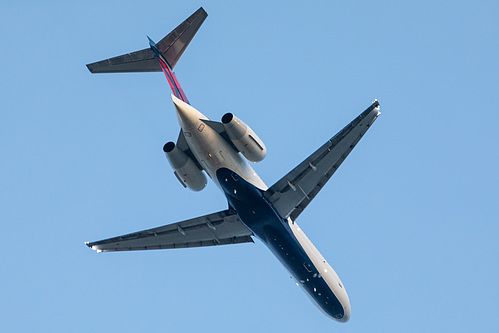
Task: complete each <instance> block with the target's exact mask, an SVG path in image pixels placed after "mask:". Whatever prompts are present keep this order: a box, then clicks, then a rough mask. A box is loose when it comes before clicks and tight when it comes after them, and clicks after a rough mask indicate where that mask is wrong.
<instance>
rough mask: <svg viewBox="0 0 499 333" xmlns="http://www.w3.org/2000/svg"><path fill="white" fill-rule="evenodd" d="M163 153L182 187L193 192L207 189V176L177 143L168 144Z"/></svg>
mask: <svg viewBox="0 0 499 333" xmlns="http://www.w3.org/2000/svg"><path fill="white" fill-rule="evenodd" d="M163 151H164V152H165V154H166V157H167V158H168V162H170V165H171V166H172V168H173V170H175V171H174V174H175V176H176V177H177V179H178V180H179V182H180V183H181V184H182V186H184V187H187V188H189V189H191V190H193V191H201V190H202V189H203V188H205V186H206V183H207V182H206V176H205V174H204V173H203V171H202V170H201V169H199V167H198V166H197V165H196V163H194V161H193V160H192V159H191V158H190V157H189V156H187V155H186V154H185V153H184V152H183V151H182V150H180V149H179V148H178V147H177V146H176V145H175V143H173V142H168V143H166V144H165V145H164V146H163Z"/></svg>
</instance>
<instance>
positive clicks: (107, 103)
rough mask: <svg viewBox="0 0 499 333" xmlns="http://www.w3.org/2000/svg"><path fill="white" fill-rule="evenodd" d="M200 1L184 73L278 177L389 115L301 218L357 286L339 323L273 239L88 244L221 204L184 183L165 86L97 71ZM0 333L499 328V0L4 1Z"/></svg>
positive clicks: (181, 66)
mask: <svg viewBox="0 0 499 333" xmlns="http://www.w3.org/2000/svg"><path fill="white" fill-rule="evenodd" d="M200 6H203V7H204V8H205V10H206V11H207V12H208V15H209V16H208V18H207V20H206V21H205V23H204V25H203V26H202V28H201V29H200V31H199V32H198V34H197V35H196V37H195V38H194V40H193V42H192V43H191V45H190V46H189V48H188V49H187V51H186V52H185V53H184V56H183V57H182V59H181V60H180V61H179V63H178V64H177V66H176V68H175V69H176V73H177V77H178V79H179V81H180V83H181V84H182V87H183V88H184V91H185V93H186V95H187V96H188V98H189V100H190V102H191V103H192V105H193V106H194V107H196V108H198V109H199V110H200V111H201V112H203V113H204V114H206V115H207V116H208V117H210V118H211V119H214V120H219V119H220V117H221V116H222V115H223V114H224V113H226V112H229V111H230V112H233V113H235V114H236V115H237V116H238V117H239V118H241V119H243V120H244V121H245V122H246V123H248V124H249V125H251V127H252V128H253V129H254V130H255V131H256V132H257V133H258V135H259V136H260V138H262V140H263V141H264V142H265V144H266V145H267V148H268V156H267V158H266V159H265V160H264V161H263V162H262V163H259V164H257V165H255V166H254V167H255V169H256V171H257V172H258V173H259V174H260V176H261V177H262V178H263V179H264V181H265V182H266V183H267V184H268V185H272V184H273V183H274V182H275V181H277V180H278V179H279V178H280V177H282V176H283V175H284V174H285V173H286V172H288V171H289V170H291V169H292V168H293V167H294V166H295V165H296V164H298V163H299V162H301V161H302V160H303V159H304V158H305V157H307V156H308V155H309V154H310V153H311V152H313V151H314V150H315V149H316V148H317V147H319V146H320V145H321V144H322V143H324V142H325V141H326V140H327V139H329V138H330V137H331V136H333V135H334V134H335V133H336V132H337V131H339V130H340V129H341V128H343V126H344V125H346V124H347V123H348V122H349V121H350V120H352V119H353V118H354V117H356V116H357V115H358V114H359V113H360V112H362V111H363V110H364V109H365V108H367V107H368V106H369V105H370V104H371V103H372V101H373V100H374V99H376V98H377V99H378V100H379V101H380V104H381V112H382V114H381V116H380V117H379V118H378V120H377V121H376V122H375V124H374V126H373V127H372V128H371V129H370V130H369V132H368V133H367V134H366V135H365V136H364V138H363V139H362V140H361V142H360V143H359V144H358V146H357V147H356V148H355V149H354V151H353V152H352V154H351V155H350V156H349V157H348V159H347V160H346V161H345V163H343V165H342V166H341V168H340V169H339V171H338V172H337V173H336V174H335V175H334V177H333V178H332V179H331V180H330V182H329V183H328V185H327V186H326V187H325V188H324V189H323V190H322V191H321V193H320V194H319V196H318V197H317V198H316V199H315V200H314V201H313V202H312V204H310V205H309V206H308V208H307V210H306V211H305V212H304V213H303V214H302V215H301V216H300V218H299V219H298V223H299V224H300V226H301V227H302V229H303V230H304V231H305V232H306V233H307V235H308V237H309V238H310V239H311V240H312V241H313V242H314V244H315V245H316V246H317V248H318V249H319V251H321V253H322V254H323V255H324V256H325V257H326V259H327V260H328V261H329V262H330V263H331V265H332V266H333V268H334V269H335V270H336V271H337V273H338V274H339V276H340V277H341V279H342V280H343V282H344V285H345V287H346V289H347V291H348V294H349V297H350V300H351V305H352V317H351V320H350V321H349V322H348V323H346V324H340V323H337V322H335V321H333V320H331V319H329V318H327V317H326V316H325V315H323V314H322V313H321V312H320V311H319V310H318V309H317V308H316V307H315V306H314V305H313V304H312V302H311V301H310V300H309V299H308V297H307V296H306V294H305V293H303V292H302V291H301V290H300V288H298V287H296V285H295V284H294V282H293V280H292V279H290V276H289V274H288V273H287V271H286V270H285V269H284V267H283V266H282V265H281V264H280V263H279V262H278V261H277V259H276V258H274V256H273V255H272V254H271V253H270V251H268V250H267V248H266V247H265V246H264V245H263V244H262V243H260V242H258V241H257V242H256V243H255V244H244V245H236V246H220V247H213V248H203V249H186V250H170V251H144V252H124V253H103V254H97V253H95V252H94V251H91V250H90V249H88V248H87V247H86V246H85V245H84V242H85V241H94V240H99V239H102V238H107V237H111V236H116V235H120V234H124V233H128V232H133V231H137V230H142V229H147V228H151V227H155V226H159V225H164V224H167V223H170V222H176V221H180V220H183V219H187V218H191V217H195V216H199V215H203V214H207V213H211V212H214V211H218V210H222V209H225V208H226V201H225V198H224V197H223V195H222V193H221V192H220V191H219V190H218V189H217V188H216V186H215V185H214V184H213V183H210V184H209V185H208V187H207V188H206V189H205V190H204V191H202V192H200V193H194V192H190V191H188V190H184V189H183V188H182V187H181V185H180V184H179V183H178V181H177V180H176V178H175V177H174V175H173V172H172V170H171V169H170V166H169V165H168V162H167V160H166V158H165V157H164V155H163V152H162V146H163V144H164V143H165V142H167V141H170V140H175V139H176V138H177V135H178V131H179V127H178V124H177V122H176V116H175V112H174V107H173V104H172V103H171V98H170V89H169V87H168V83H167V81H166V79H165V78H164V76H163V74H161V73H149V74H147V73H146V74H116V75H92V74H90V73H89V72H88V70H87V69H86V67H85V64H87V63H90V62H94V61H98V60H102V59H105V58H108V57H112V56H116V55H120V54H123V53H126V52H131V51H135V50H139V49H142V48H146V47H147V46H148V43H147V38H146V35H149V36H150V37H151V38H152V39H154V40H156V41H158V40H160V39H161V38H162V37H163V36H164V35H166V34H167V33H168V32H170V30H172V29H173V28H174V27H176V26H177V24H179V23H180V22H182V21H183V20H184V19H185V18H187V17H188V16H189V15H190V14H191V13H192V12H194V11H195V10H196V9H198V8H199V7H200ZM0 13H1V20H0V41H1V45H2V52H1V53H0V74H1V75H0V96H1V98H0V222H1V227H2V232H1V233H0V244H1V247H2V250H1V251H0V270H1V273H0V314H1V315H0V331H1V332H200V331H218V332H233V331H238V332H255V331H258V332H260V331H271V330H272V331H277V332H304V331H307V332H314V331H321V332H322V331H335V332H402V331H403V332H472V331H473V332H475V331H484V332H492V331H494V330H496V329H497V327H498V326H499V319H498V318H499V317H498V316H497V311H498V304H499V303H498V299H499V287H498V283H497V276H498V274H499V246H498V234H499V223H498V222H499V221H498V220H499V219H498V213H499V209H498V206H499V202H498V191H497V189H498V187H499V177H498V171H499V149H498V144H499V135H498V130H497V124H496V123H495V122H494V121H495V120H494V119H497V113H498V111H497V103H498V102H497V98H498V96H499V64H498V60H497V59H498V56H497V55H498V53H499V52H498V51H499V42H498V36H499V23H498V22H499V21H498V19H497V18H498V17H499V3H498V2H497V1H425V0H423V1H421V0H418V1H412V0H411V1H348V2H347V1H341V2H337V1H334V2H333V1H300V2H297V3H293V2H290V1H250V2H248V1H245V2H236V1H147V2H143V1H142V2H141V1H79V2H71V1H11V0H4V1H1V3H0Z"/></svg>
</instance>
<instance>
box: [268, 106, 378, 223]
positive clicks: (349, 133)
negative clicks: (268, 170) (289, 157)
mask: <svg viewBox="0 0 499 333" xmlns="http://www.w3.org/2000/svg"><path fill="white" fill-rule="evenodd" d="M379 114H380V112H379V103H378V101H375V102H374V103H373V104H372V105H371V106H370V107H368V108H367V109H366V110H365V111H364V112H362V113H361V114H360V115H359V116H358V117H357V118H355V119H354V120H353V121H352V122H350V124H348V125H347V126H345V128H343V129H342V130H341V131H340V132H338V134H336V135H335V136H334V137H332V138H331V139H330V140H328V141H327V142H326V143H325V144H324V145H322V146H321V147H320V148H319V149H317V150H316V151H315V152H314V153H313V154H312V155H310V156H309V157H307V158H306V159H305V160H304V161H303V162H301V163H300V164H299V165H298V166H296V167H295V168H294V169H293V170H291V171H290V172H289V173H288V174H287V175H285V176H284V177H282V178H281V179H280V180H279V181H278V182H277V183H275V184H274V185H272V187H270V188H269V189H268V190H267V191H266V192H265V194H264V195H265V197H266V198H267V200H268V201H269V202H270V203H271V204H273V205H274V208H275V209H276V210H277V212H278V213H279V214H280V215H281V216H282V217H284V218H288V217H291V219H292V220H293V221H294V220H295V219H296V218H297V217H298V216H299V215H300V214H301V212H303V210H304V209H305V207H307V205H308V204H309V203H310V202H311V201H312V200H313V199H314V198H315V196H316V195H317V193H319V191H320V190H321V189H322V188H323V187H324V185H325V184H326V183H327V181H328V180H329V179H330V178H331V176H332V175H333V174H334V173H335V172H336V170H337V169H338V167H339V166H340V165H341V163H343V161H344V160H345V158H347V156H348V154H350V152H351V151H352V149H353V148H354V147H355V145H356V144H357V143H358V142H359V140H360V139H361V138H362V136H363V135H364V134H365V133H366V132H367V130H368V129H369V127H370V126H371V124H372V123H373V122H374V121H375V120H376V118H377V117H378V116H379Z"/></svg>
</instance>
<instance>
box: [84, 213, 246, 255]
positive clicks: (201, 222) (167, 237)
mask: <svg viewBox="0 0 499 333" xmlns="http://www.w3.org/2000/svg"><path fill="white" fill-rule="evenodd" d="M252 235H253V233H252V232H251V231H250V230H249V229H248V228H246V226H245V225H244V224H243V223H242V222H241V220H239V218H238V217H237V215H236V212H235V211H234V210H232V209H228V210H224V211H221V212H217V213H213V214H209V215H205V216H200V217H196V218H193V219H190V220H185V221H182V222H177V223H172V224H168V225H165V226H162V227H159V228H153V229H148V230H144V231H139V232H134V233H131V234H127V235H123V236H119V237H114V238H109V239H104V240H101V241H98V242H93V243H87V246H88V247H90V248H91V249H92V250H97V252H110V251H134V250H158V249H176V248H186V247H200V246H212V245H225V244H238V243H247V242H253V239H252V238H251V236H252Z"/></svg>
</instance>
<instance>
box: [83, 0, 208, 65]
mask: <svg viewBox="0 0 499 333" xmlns="http://www.w3.org/2000/svg"><path fill="white" fill-rule="evenodd" d="M207 16H208V14H207V13H206V12H205V11H204V9H203V8H199V9H198V10H197V11H196V12H195V13H194V14H192V15H191V16H190V17H189V18H187V19H186V20H185V21H184V22H182V23H181V24H180V25H179V26H178V27H176V28H175V29H174V30H173V31H172V32H170V33H169V34H168V35H167V36H166V37H164V38H163V39H162V40H161V41H160V42H159V43H157V44H156V48H157V49H158V51H159V52H160V53H161V54H162V55H163V57H164V58H165V60H166V61H167V62H168V65H169V66H170V68H171V69H173V67H175V65H176V64H177V62H178V60H179V59H180V57H181V56H182V54H183V53H184V51H185V49H186V48H187V46H188V45H189V43H190V42H191V40H192V38H193V37H194V35H195V34H196V32H197V31H198V30H199V28H200V27H201V24H202V23H203V22H204V20H205V19H206V17H207ZM87 67H88V69H89V70H90V72H92V73H125V72H161V66H160V64H159V61H158V60H157V59H155V54H154V52H153V50H151V49H150V48H147V49H143V50H140V51H136V52H132V53H127V54H123V55H121V56H118V57H114V58H110V59H106V60H102V61H98V62H94V63H92V64H88V65H87Z"/></svg>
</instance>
